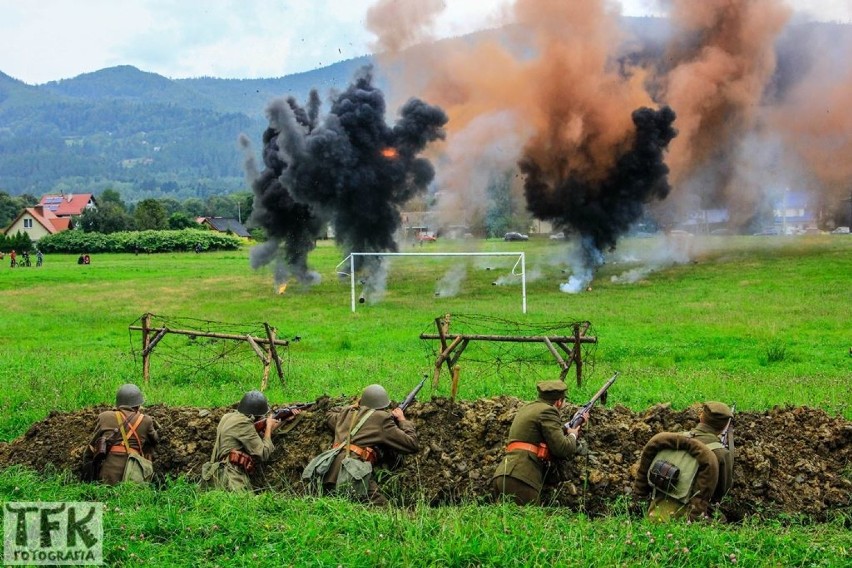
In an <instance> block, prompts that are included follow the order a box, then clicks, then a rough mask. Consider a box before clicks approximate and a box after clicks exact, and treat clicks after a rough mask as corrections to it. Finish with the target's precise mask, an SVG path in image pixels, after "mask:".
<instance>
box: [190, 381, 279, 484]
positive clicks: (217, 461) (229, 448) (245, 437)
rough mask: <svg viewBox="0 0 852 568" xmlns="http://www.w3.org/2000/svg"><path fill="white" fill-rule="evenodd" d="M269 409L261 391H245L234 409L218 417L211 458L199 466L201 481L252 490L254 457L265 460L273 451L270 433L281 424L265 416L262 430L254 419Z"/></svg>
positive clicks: (257, 418)
mask: <svg viewBox="0 0 852 568" xmlns="http://www.w3.org/2000/svg"><path fill="white" fill-rule="evenodd" d="M267 412H269V402H268V401H267V400H266V396H265V395H264V394H263V393H262V392H260V391H256V390H254V391H249V392H247V393H246V394H245V395H244V396H243V398H242V400H240V403H239V404H238V405H237V409H236V410H235V411H233V412H229V413H228V414H226V415H225V416H223V417H222V420H220V421H219V426H218V428H216V442H215V443H214V444H213V452H212V454H211V455H210V461H209V462H207V463H205V464H204V465H203V466H202V468H201V485H202V487H207V488H211V489H222V490H225V491H251V490H252V486H251V480H250V479H249V474H250V473H252V472H253V471H254V468H255V464H256V460H259V461H266V460H268V459H269V456H270V455H272V450H273V449H275V446H274V445H273V444H272V433H273V432H274V431H275V430H276V429H277V428H278V427H279V426H281V423H282V422H281V421H280V420H275V419H274V418H272V417H271V416H270V417H267V418H266V429H265V431H264V433H263V435H262V437H261V434H260V433H259V432H258V431H257V429H256V428H255V425H254V423H255V422H257V421H258V420H260V419H262V418H263V416H264V415H266V413H267Z"/></svg>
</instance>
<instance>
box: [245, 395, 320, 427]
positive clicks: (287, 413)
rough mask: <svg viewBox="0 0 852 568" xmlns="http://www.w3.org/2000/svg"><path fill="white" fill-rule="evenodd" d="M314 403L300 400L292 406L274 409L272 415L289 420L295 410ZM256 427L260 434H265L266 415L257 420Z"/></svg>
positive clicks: (277, 418)
mask: <svg viewBox="0 0 852 568" xmlns="http://www.w3.org/2000/svg"><path fill="white" fill-rule="evenodd" d="M314 404H315V403H313V402H299V403H296V404H291V405H290V406H284V407H282V408H279V409H278V410H275V411H273V412H272V414H271V415H270V416H271V417H272V418H274V419H275V420H287V419H288V418H290V417H291V416H293V414H295V412H294V411H296V410H302V409H305V408H310V407H311V406H313V405H314ZM254 429H255V430H257V433H258V434H261V435H263V433H264V432H265V431H266V417H264V418H261V419H260V420H258V421H257V422H255V423H254Z"/></svg>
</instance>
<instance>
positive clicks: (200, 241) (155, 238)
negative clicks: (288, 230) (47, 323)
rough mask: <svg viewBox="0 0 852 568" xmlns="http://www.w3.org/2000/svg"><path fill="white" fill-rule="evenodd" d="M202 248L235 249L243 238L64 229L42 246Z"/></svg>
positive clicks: (53, 249)
mask: <svg viewBox="0 0 852 568" xmlns="http://www.w3.org/2000/svg"><path fill="white" fill-rule="evenodd" d="M196 245H201V249H202V250H236V249H238V248H239V247H240V245H241V241H240V239H239V238H237V237H234V236H229V235H225V234H222V233H217V232H215V231H206V230H193V229H186V230H182V231H138V232H137V231H133V232H131V231H123V232H118V233H110V234H109V235H104V234H102V233H84V232H82V231H63V232H61V233H56V234H53V235H49V236H47V237H44V238H43V239H41V240H40V241H39V248H40V249H41V250H42V251H43V252H46V253H71V254H83V253H88V254H94V253H104V252H175V251H192V250H195V247H196Z"/></svg>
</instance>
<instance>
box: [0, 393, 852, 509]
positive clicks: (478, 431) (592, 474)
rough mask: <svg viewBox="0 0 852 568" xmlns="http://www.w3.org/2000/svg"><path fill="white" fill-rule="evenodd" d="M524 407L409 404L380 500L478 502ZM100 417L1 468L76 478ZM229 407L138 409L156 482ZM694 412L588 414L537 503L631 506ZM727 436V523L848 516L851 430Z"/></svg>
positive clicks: (309, 436)
mask: <svg viewBox="0 0 852 568" xmlns="http://www.w3.org/2000/svg"><path fill="white" fill-rule="evenodd" d="M345 403H347V401H345V400H340V399H338V400H332V399H329V398H321V399H319V400H318V401H317V402H316V405H315V406H314V407H313V408H312V409H311V410H308V411H304V412H303V413H302V414H301V416H300V417H299V419H298V420H297V421H296V423H295V424H294V425H293V426H292V428H290V429H288V430H287V431H283V432H282V431H280V432H276V435H275V444H276V448H275V452H274V454H273V456H272V458H271V460H270V461H269V462H268V463H267V464H266V465H265V466H264V467H262V468H259V471H258V472H257V473H256V476H255V479H254V481H255V484H256V486H257V487H259V488H266V489H273V490H277V491H282V492H291V493H294V494H300V493H302V492H304V490H305V488H304V487H303V486H302V485H301V483H300V481H299V478H300V474H301V471H302V469H303V468H304V466H305V465H306V464H307V463H308V461H310V459H311V458H312V457H313V456H315V455H316V454H318V453H319V452H320V451H322V450H324V449H326V448H328V447H330V446H331V443H332V437H331V431H330V430H329V429H328V428H327V427H326V425H325V421H326V415H327V411H328V410H329V409H330V408H332V407H333V406H336V405H340V404H345ZM522 404H523V401H521V400H518V399H516V398H512V397H497V398H490V399H480V400H475V401H460V402H452V401H450V400H448V399H443V398H435V399H433V400H431V401H429V402H425V403H417V404H415V405H414V406H412V407H411V408H410V409H409V410H408V412H407V415H408V416H409V418H410V419H412V420H413V421H414V423H415V425H416V426H417V432H418V437H419V439H420V446H421V447H420V451H419V452H418V453H417V454H416V455H412V456H405V457H404V458H397V457H396V456H391V455H386V456H384V457H383V460H384V461H387V462H394V463H393V467H392V468H391V469H389V470H387V471H381V472H380V473H379V475H380V482H381V483H382V485H383V487H384V489H385V492H386V493H387V494H388V495H389V497H390V498H391V499H392V500H393V501H394V502H396V503H397V504H400V505H406V504H410V503H414V502H418V501H421V502H422V501H425V502H427V503H430V504H432V505H444V504H452V503H458V502H487V501H488V500H489V482H490V477H491V474H492V472H493V471H494V469H495V467H496V465H497V462H498V461H499V460H500V459H501V458H502V456H503V448H504V445H505V443H506V437H507V434H508V430H509V426H510V424H511V422H512V418H513V417H514V415H515V411H516V410H517V409H518V407H519V406H520V405H522ZM106 408H107V407H96V408H89V409H84V410H80V411H77V412H73V413H58V412H54V413H51V414H50V416H48V417H47V418H46V419H44V420H42V421H40V422H37V423H35V424H33V425H32V427H30V429H29V431H27V433H26V434H24V435H23V436H21V437H20V438H18V439H16V440H14V441H13V442H11V443H8V444H0V467H2V468H5V467H8V466H11V465H14V464H20V465H23V466H26V467H29V468H32V469H34V470H36V471H40V472H43V471H49V470H51V469H53V470H59V471H62V470H68V471H72V472H74V473H75V474H76V473H77V472H78V468H79V464H80V461H81V456H82V454H83V450H84V448H85V446H86V444H87V443H88V441H89V439H90V437H91V430H92V427H93V425H94V419H95V416H96V415H97V413H98V412H100V411H102V410H104V409H106ZM230 410H231V408H194V407H168V406H163V405H156V406H151V407H147V408H146V412H147V413H148V414H150V415H151V416H153V417H154V418H155V419H156V420H157V422H158V424H159V430H160V433H161V437H162V443H161V444H160V446H159V448H158V449H157V454H156V458H155V469H156V472H157V478H158V479H159V480H163V479H165V478H167V477H175V476H178V475H185V476H186V477H187V478H189V479H197V478H198V476H199V473H200V470H201V465H202V464H203V463H204V462H205V461H207V460H208V459H209V456H210V451H211V449H212V446H213V440H214V437H215V433H216V426H217V424H218V422H219V419H220V418H221V417H222V415H223V414H225V413H226V412H228V411H230ZM568 410H569V411H573V410H574V409H568ZM698 410H699V407H698V406H694V407H691V408H688V409H685V410H680V411H677V410H673V409H672V408H671V407H670V406H668V405H657V406H653V407H651V408H649V409H648V410H646V411H644V412H633V411H631V410H629V409H627V408H625V407H623V406H616V407H614V408H596V409H595V410H594V412H593V415H592V421H591V423H590V424H588V425H587V426H586V428H584V433H583V437H582V438H583V441H584V446H586V447H587V449H588V452H587V453H586V454H585V455H578V456H575V457H574V459H573V460H571V461H569V462H568V463H566V464H564V465H563V466H561V467H560V468H559V470H560V471H559V473H560V475H559V477H560V478H561V479H564V481H558V482H557V483H556V484H555V485H554V486H553V487H550V488H549V489H548V491H547V495H546V496H545V500H546V501H547V502H549V503H552V504H553V505H555V506H566V507H570V508H573V509H576V510H583V511H585V512H587V513H588V514H590V515H601V514H607V513H609V512H612V511H613V510H614V508H616V507H618V506H619V505H617V503H618V502H619V501H620V500H621V501H623V498H625V497H627V498H628V500H629V497H630V494H631V489H632V483H633V476H634V475H635V471H636V463H637V462H638V459H639V454H640V452H641V450H642V447H643V446H644V445H645V443H646V442H647V441H648V440H649V439H650V438H651V436H652V435H654V434H656V433H658V432H663V431H670V432H678V431H683V430H687V429H689V428H690V427H692V426H693V425H694V424H695V423H696V422H697V419H698ZM566 415H567V412H566ZM282 430H283V429H282ZM734 437H735V443H736V459H735V466H734V486H733V489H732V490H731V493H730V495H729V496H728V497H727V498H726V500H725V503H723V505H722V512H723V513H724V514H725V515H726V516H727V517H728V518H729V519H731V520H738V519H742V518H743V517H745V516H747V515H752V514H760V515H777V514H792V515H798V514H804V515H807V516H809V517H810V518H812V519H814V520H825V519H826V518H828V517H829V516H831V515H832V513H833V512H837V511H849V510H852V470H850V464H852V444H850V442H852V422H850V421H848V420H845V419H843V418H840V417H832V416H829V415H828V414H826V413H825V412H824V411H822V410H819V409H813V408H807V407H795V408H792V407H788V408H775V409H773V410H769V411H766V412H759V413H755V412H742V413H738V414H737V418H736V426H735V429H734ZM619 498H622V499H619Z"/></svg>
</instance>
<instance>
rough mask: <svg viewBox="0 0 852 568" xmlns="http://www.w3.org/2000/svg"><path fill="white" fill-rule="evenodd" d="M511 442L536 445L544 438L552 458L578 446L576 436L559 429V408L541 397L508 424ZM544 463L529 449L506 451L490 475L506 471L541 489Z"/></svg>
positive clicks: (566, 453)
mask: <svg viewBox="0 0 852 568" xmlns="http://www.w3.org/2000/svg"><path fill="white" fill-rule="evenodd" d="M512 442H527V443H528V444H536V445H537V444H540V443H541V442H546V443H547V447H548V449H549V450H550V457H551V459H555V460H559V459H566V458H569V457H571V456H572V455H574V452H575V451H576V450H577V440H576V439H575V438H574V436H566V435H565V434H564V432H563V430H562V422H561V420H560V417H559V410H558V409H557V408H556V407H555V406H553V405H552V404H550V403H548V402H545V401H543V400H540V399H539V400H536V401H535V402H531V403H530V404H528V405H526V406H524V407H523V408H521V409H520V410H518V413H517V414H516V415H515V419H514V420H513V421H512V426H511V427H510V428H509V443H512ZM545 466H546V464H545V463H544V462H543V461H542V460H540V459H538V457H536V455H535V454H533V453H532V452H528V451H526V450H514V451H512V452H508V453H507V454H506V457H505V458H503V461H501V462H500V465H499V466H497V470H496V471H495V472H494V476H493V477H500V476H503V475H507V476H509V477H512V478H515V479H517V480H519V481H522V482H523V483H526V484H527V485H529V486H530V487H532V488H534V489H535V490H537V491H541V488H542V486H543V485H544V473H545Z"/></svg>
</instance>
